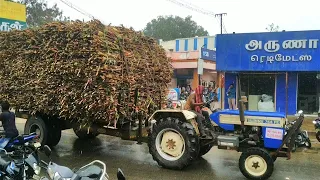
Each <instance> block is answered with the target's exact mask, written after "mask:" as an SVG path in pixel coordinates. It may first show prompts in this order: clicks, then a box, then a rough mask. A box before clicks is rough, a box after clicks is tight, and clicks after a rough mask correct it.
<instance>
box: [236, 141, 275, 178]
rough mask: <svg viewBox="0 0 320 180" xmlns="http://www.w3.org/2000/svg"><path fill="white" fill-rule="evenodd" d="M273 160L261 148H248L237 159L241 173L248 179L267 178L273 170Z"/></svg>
mask: <svg viewBox="0 0 320 180" xmlns="http://www.w3.org/2000/svg"><path fill="white" fill-rule="evenodd" d="M273 167H274V160H273V158H272V157H271V155H270V154H269V153H268V151H266V150H265V149H262V148H257V147H253V148H249V149H248V150H247V151H245V152H243V153H242V154H241V156H240V159H239V168H240V171H241V173H242V174H243V175H244V176H245V177H246V178H248V179H268V178H269V177H270V176H271V175H272V172H273Z"/></svg>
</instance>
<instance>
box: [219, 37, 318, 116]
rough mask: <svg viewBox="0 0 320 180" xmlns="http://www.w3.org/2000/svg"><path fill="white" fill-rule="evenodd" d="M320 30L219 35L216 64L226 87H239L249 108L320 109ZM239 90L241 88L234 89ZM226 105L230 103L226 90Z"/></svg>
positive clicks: (315, 112) (309, 111) (313, 111)
mask: <svg viewBox="0 0 320 180" xmlns="http://www.w3.org/2000/svg"><path fill="white" fill-rule="evenodd" d="M319 38H320V31H292V32H267V33H243V34H222V35H217V40H216V42H217V45H216V49H217V52H216V53H217V55H216V56H217V60H216V65H217V66H216V69H217V71H218V72H221V73H225V77H224V80H225V82H224V83H225V89H226V90H225V92H223V93H224V94H226V92H227V90H228V87H229V85H230V84H232V83H234V87H235V89H237V88H238V87H239V84H238V81H237V80H238V78H239V80H240V81H239V82H240V87H241V90H240V94H238V93H236V98H238V97H239V96H246V97H247V99H248V103H247V104H246V106H247V109H248V110H252V111H276V112H284V113H287V115H295V114H296V113H297V111H298V110H303V111H304V112H305V114H311V115H318V113H319V112H320V109H319V108H320V107H319V101H320V48H319ZM236 92H238V91H236ZM225 98H226V99H225V100H224V108H225V109H228V108H229V104H228V100H227V98H228V97H227V96H225Z"/></svg>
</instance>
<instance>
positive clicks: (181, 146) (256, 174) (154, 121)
mask: <svg viewBox="0 0 320 180" xmlns="http://www.w3.org/2000/svg"><path fill="white" fill-rule="evenodd" d="M239 84H240V83H239ZM239 89H240V88H239ZM238 102H239V103H238V104H239V110H218V111H216V112H214V113H211V115H210V120H211V124H210V123H207V124H206V125H205V126H206V133H207V137H206V138H201V136H200V133H199V129H198V127H197V123H196V120H195V119H196V114H194V113H193V112H190V111H187V110H174V109H163V110H158V111H156V112H154V114H153V115H152V116H151V117H150V119H149V122H150V123H151V127H150V129H149V135H148V146H149V151H150V154H151V155H152V156H153V159H154V160H155V161H157V163H158V164H159V165H160V166H162V167H164V168H169V169H183V168H184V167H186V166H188V165H190V164H191V163H192V162H193V161H194V160H196V159H197V158H199V157H201V156H203V155H204V154H206V153H207V152H208V151H209V150H210V149H211V148H212V147H213V146H217V147H218V149H226V150H236V151H238V152H242V154H241V156H240V159H239V169H240V171H241V172H242V174H243V175H244V176H245V177H247V178H248V179H268V178H269V177H270V176H271V175H272V173H273V169H274V162H275V161H276V159H277V157H287V158H288V159H290V157H291V150H292V147H293V145H294V141H290V139H295V136H296V133H297V130H298V129H299V128H300V127H301V125H302V122H303V120H304V115H303V112H302V111H299V114H300V115H299V117H298V118H297V120H296V123H295V124H294V125H292V126H290V128H289V129H288V130H286V122H287V121H286V115H285V114H284V113H277V112H257V111H244V110H243V109H244V108H243V107H244V106H243V101H242V100H241V99H239V101H238ZM209 111H210V110H209ZM208 137H209V138H208ZM291 142H292V143H291Z"/></svg>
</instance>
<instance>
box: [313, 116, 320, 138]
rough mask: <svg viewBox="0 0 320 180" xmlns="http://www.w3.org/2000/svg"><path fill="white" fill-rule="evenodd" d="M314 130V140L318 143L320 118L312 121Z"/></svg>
mask: <svg viewBox="0 0 320 180" xmlns="http://www.w3.org/2000/svg"><path fill="white" fill-rule="evenodd" d="M313 124H314V128H315V129H316V132H317V133H316V138H317V140H318V141H319V142H320V118H318V119H316V120H314V121H313Z"/></svg>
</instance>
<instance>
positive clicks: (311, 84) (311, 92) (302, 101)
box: [297, 73, 320, 115]
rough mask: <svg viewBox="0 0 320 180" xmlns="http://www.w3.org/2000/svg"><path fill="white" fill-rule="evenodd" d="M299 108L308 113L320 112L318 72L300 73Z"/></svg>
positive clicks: (319, 80)
mask: <svg viewBox="0 0 320 180" xmlns="http://www.w3.org/2000/svg"><path fill="white" fill-rule="evenodd" d="M298 78H299V81H298V100H297V102H298V109H299V110H303V111H304V113H307V114H314V115H316V114H318V112H319V100H320V99H319V97H320V79H319V78H320V77H319V75H318V74H317V73H299V75H298Z"/></svg>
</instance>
